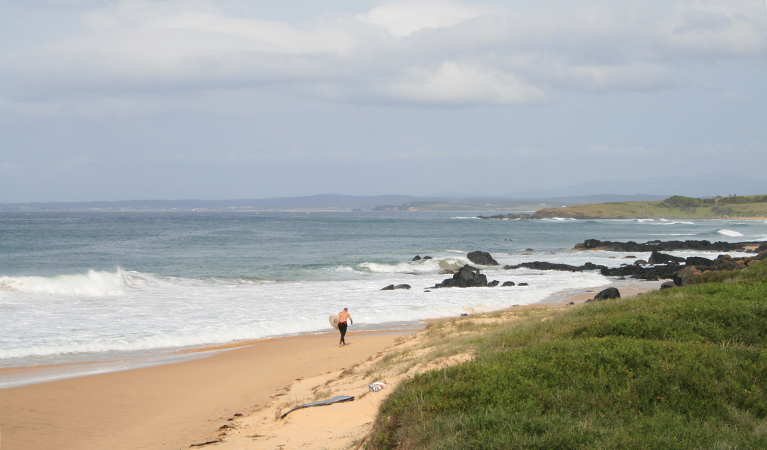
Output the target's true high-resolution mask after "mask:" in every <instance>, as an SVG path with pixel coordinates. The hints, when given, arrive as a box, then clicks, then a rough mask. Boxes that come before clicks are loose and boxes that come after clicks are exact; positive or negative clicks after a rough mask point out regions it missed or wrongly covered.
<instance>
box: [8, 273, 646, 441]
mask: <svg viewBox="0 0 767 450" xmlns="http://www.w3.org/2000/svg"><path fill="white" fill-rule="evenodd" d="M619 287H620V290H621V293H622V295H623V296H624V297H625V296H629V295H633V294H637V293H640V292H644V291H649V290H655V289H657V287H658V283H635V284H632V285H621V286H619ZM595 292H596V290H595V291H591V292H570V293H566V294H565V295H563V296H562V299H558V300H559V301H556V302H555V303H550V304H545V305H535V306H529V307H516V308H511V309H510V311H514V310H527V309H530V308H562V307H566V305H568V304H569V303H570V302H571V301H572V302H574V303H575V304H579V303H581V302H583V301H584V300H585V299H588V298H591V297H593V295H594V293H595ZM504 317H507V319H508V318H513V317H514V316H513V314H511V315H508V316H504ZM469 319H470V320H477V321H478V323H481V321H483V320H485V321H486V320H488V319H486V318H484V317H482V316H477V317H476V318H473V317H469ZM424 334H425V333H423V332H417V331H416V330H410V331H392V332H365V333H363V332H355V329H354V327H351V328H350V331H349V335H348V338H347V339H348V342H349V344H348V345H347V346H345V347H338V335H337V334H335V333H329V334H323V335H306V336H297V337H289V338H281V339H272V340H265V341H259V342H256V343H252V344H251V345H247V346H244V347H238V348H234V349H230V350H226V351H221V352H217V353H214V354H212V355H211V356H207V357H203V358H199V359H194V360H191V361H184V362H180V363H174V364H165V365H160V366H154V367H147V368H140V369H133V370H125V371H120V372H111V373H104V374H98V375H91V376H85V377H79V378H70V379H63V380H57V381H51V382H46V383H38V384H32V385H26V386H21V387H15V388H8V389H2V390H0V430H1V432H2V443H1V444H0V445H1V446H2V447H1V448H2V450H38V449H39V450H49V449H54V448H55V449H59V450H67V449H72V450H104V449H111V450H123V449H124V450H140V449H151V450H157V449H186V448H201V449H205V450H229V449H231V450H235V449H237V450H246V449H270V450H272V449H275V450H276V449H295V448H307V449H349V448H355V447H357V446H358V445H359V444H360V443H362V441H361V440H363V439H364V438H365V436H366V434H367V433H368V432H369V431H370V429H371V425H372V422H373V421H374V420H375V416H376V413H377V410H378V407H379V405H380V404H381V402H382V401H383V400H384V399H385V397H386V395H387V394H388V393H389V392H391V390H392V389H393V388H394V387H396V385H397V384H398V383H400V382H401V381H402V380H404V379H406V378H407V377H409V376H412V375H413V374H414V373H416V372H420V371H424V370H430V369H433V368H438V367H443V366H445V365H449V364H454V363H457V362H460V361H465V360H467V359H470V358H471V355H469V354H463V355H461V354H459V355H456V356H452V357H446V358H438V359H436V360H435V359H433V358H424V357H423V356H424V355H426V351H425V350H423V349H421V347H422V346H423V342H424V339H425V337H424ZM395 354H399V355H402V354H408V355H410V359H411V361H412V360H416V361H417V362H415V363H411V364H410V365H409V366H406V367H405V369H403V370H390V369H387V365H386V364H387V361H388V359H391V356H392V355H395ZM374 381H381V382H384V383H385V384H386V387H385V388H384V389H383V390H381V391H379V392H371V391H369V389H368V385H369V384H371V383H373V382H374ZM336 395H350V396H354V397H355V399H354V400H353V401H349V402H344V403H336V404H333V405H330V406H318V407H311V408H304V409H299V410H296V411H294V412H291V413H290V414H288V415H287V416H286V417H285V418H284V419H280V418H279V417H280V416H281V415H282V414H284V413H285V412H286V411H288V410H289V409H290V408H292V407H294V406H297V405H300V404H304V403H308V402H314V401H318V400H324V399H327V398H331V397H334V396H336Z"/></svg>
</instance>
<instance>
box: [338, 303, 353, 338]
mask: <svg viewBox="0 0 767 450" xmlns="http://www.w3.org/2000/svg"><path fill="white" fill-rule="evenodd" d="M347 320H348V321H349V324H348V325H347V323H346V321H347ZM352 324H354V321H353V320H352V316H351V314H349V308H344V310H343V311H341V312H340V313H338V331H340V332H341V341H340V342H339V343H338V346H339V347H340V346H342V345H346V341H345V340H344V336H346V327H348V326H349V325H352Z"/></svg>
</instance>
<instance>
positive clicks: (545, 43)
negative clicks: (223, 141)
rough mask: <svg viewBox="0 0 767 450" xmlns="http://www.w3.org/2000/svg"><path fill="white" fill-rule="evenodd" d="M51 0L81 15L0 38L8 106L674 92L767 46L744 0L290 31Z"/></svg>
mask: <svg viewBox="0 0 767 450" xmlns="http://www.w3.org/2000/svg"><path fill="white" fill-rule="evenodd" d="M61 1H62V2H64V3H66V4H67V5H68V6H69V7H70V8H75V7H77V5H80V6H79V7H80V8H83V9H82V14H81V15H80V17H81V28H80V30H79V32H77V33H74V34H73V33H71V32H68V33H51V34H50V37H48V38H47V39H46V38H45V36H47V35H46V30H44V29H40V30H39V32H40V33H41V36H42V37H41V40H42V41H43V44H37V43H34V44H27V45H29V46H28V47H25V46H24V44H23V43H22V44H21V45H14V46H11V45H8V44H9V43H8V42H7V41H6V42H3V41H0V48H5V50H2V51H0V79H4V80H8V82H7V83H2V84H5V86H6V87H5V88H3V87H0V94H3V95H5V96H6V97H8V98H13V99H14V102H15V103H14V102H12V103H14V104H19V105H21V104H23V103H25V102H29V101H30V98H34V100H35V101H41V102H42V101H45V99H46V98H47V101H49V102H51V103H56V102H77V101H83V99H88V98H90V97H92V96H99V95H104V96H105V97H106V98H108V99H111V100H105V101H103V102H102V105H108V104H110V102H111V104H113V105H114V107H115V108H120V107H124V106H125V105H126V104H128V105H129V106H130V104H131V101H130V100H128V101H126V102H122V103H121V102H120V101H117V100H115V98H116V97H119V96H121V95H123V96H124V95H128V94H130V95H133V96H135V94H136V93H138V94H147V95H166V98H167V99H168V100H174V97H177V96H176V95H175V93H177V92H178V91H180V90H184V91H187V92H196V93H197V95H198V96H199V97H200V98H204V97H205V96H206V95H205V93H207V92H211V91H217V90H222V89H223V90H238V89H240V90H243V91H247V90H252V89H257V88H270V89H278V90H281V91H283V92H285V93H294V94H296V95H298V96H305V95H315V96H318V97H323V98H327V99H333V100H341V101H365V102H371V101H372V102H383V103H395V102H403V103H406V104H414V103H415V104H419V103H420V104H427V105H481V104H487V105H528V104H534V103H540V102H543V101H551V99H553V98H556V97H557V96H558V94H560V93H562V92H568V91H581V92H587V93H591V92H624V91H637V90H640V91H657V90H662V89H669V88H674V87H676V86H680V85H682V84H685V83H688V84H689V83H691V81H690V80H688V79H686V78H684V77H683V76H682V75H680V72H682V71H681V70H680V68H682V67H686V66H687V65H689V64H708V63H709V62H716V61H718V60H720V59H729V58H741V57H745V58H749V57H754V56H759V55H763V54H764V53H765V52H766V51H767V20H765V14H764V5H756V4H755V2H752V1H748V0H684V1H682V0H677V1H660V0H656V1H652V0H648V1H642V2H640V1H626V0H621V1H619V0H592V1H589V2H577V3H575V2H564V1H555V0H550V1H543V2H535V3H523V2H503V3H499V4H498V5H493V4H492V2H493V0H488V1H487V2H486V4H481V5H477V4H474V3H471V2H459V1H447V0H419V1H414V2H403V1H395V2H384V3H381V4H379V5H378V6H375V7H373V8H371V9H370V10H369V11H368V12H366V13H362V14H357V15H352V14H342V13H336V14H330V13H326V14H324V15H320V16H317V17H315V18H314V19H313V20H309V21H305V22H300V23H299V22H290V21H286V20H282V21H280V20H271V19H267V18H264V17H258V16H256V15H250V16H248V15H240V16H234V15H231V14H228V13H226V12H225V11H224V9H222V8H220V7H219V6H218V5H219V4H222V3H220V2H217V1H214V0H151V1H150V0H115V1H112V2H95V1H87V2H82V3H81V2H76V1H65V0H61ZM17 4H18V3H17ZM93 5H99V6H98V7H95V6H93ZM30 26H34V24H32V25H30ZM695 82H696V81H693V83H695ZM697 83H700V81H697ZM0 86H2V85H1V84H0ZM78 92H79V93H81V94H82V95H73V93H78ZM555 92H556V94H555ZM163 93H164V94H163ZM25 96H27V97H30V98H25ZM175 100H178V99H177V98H176V99H175ZM6 107H7V105H6ZM20 107H21V106H20ZM42 109H43V110H44V109H45V108H42ZM73 109H74V110H77V108H73ZM106 109H108V108H107V107H106V106H105V107H104V108H101V110H104V111H105V110H106ZM129 109H131V108H129ZM132 109H133V110H134V111H140V110H141V108H140V107H138V106H137V107H136V108H132ZM99 110H100V109H99V108H95V109H92V111H99ZM150 110H151V108H149V109H147V111H150Z"/></svg>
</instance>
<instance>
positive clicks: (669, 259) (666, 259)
mask: <svg viewBox="0 0 767 450" xmlns="http://www.w3.org/2000/svg"><path fill="white" fill-rule="evenodd" d="M647 262H648V263H650V264H653V265H656V264H668V263H683V262H684V258H680V257H678V256H674V255H668V254H666V253H661V252H659V251H657V250H653V252H652V254H651V255H650V259H648V260H647Z"/></svg>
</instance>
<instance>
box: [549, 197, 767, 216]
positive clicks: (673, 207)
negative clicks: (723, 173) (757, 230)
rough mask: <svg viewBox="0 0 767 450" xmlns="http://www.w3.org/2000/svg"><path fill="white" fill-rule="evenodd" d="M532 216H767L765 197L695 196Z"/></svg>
mask: <svg viewBox="0 0 767 450" xmlns="http://www.w3.org/2000/svg"><path fill="white" fill-rule="evenodd" d="M534 217H537V218H544V217H573V218H583V219H623V218H636V217H639V218H686V219H695V218H697V219H711V218H727V217H742V218H767V196H764V195H754V196H744V197H716V198H713V199H697V198H690V197H682V196H674V197H670V198H668V199H666V200H663V201H659V202H616V203H595V204H588V205H575V206H567V207H564V208H548V209H541V210H538V211H536V212H535V214H534Z"/></svg>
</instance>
